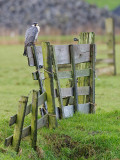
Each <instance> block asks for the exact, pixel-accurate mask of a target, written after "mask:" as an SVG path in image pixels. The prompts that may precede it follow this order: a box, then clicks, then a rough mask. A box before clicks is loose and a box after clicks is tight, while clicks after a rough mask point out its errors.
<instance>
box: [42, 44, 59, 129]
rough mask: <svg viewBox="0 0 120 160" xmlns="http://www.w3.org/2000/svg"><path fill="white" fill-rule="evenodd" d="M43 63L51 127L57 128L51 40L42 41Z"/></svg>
mask: <svg viewBox="0 0 120 160" xmlns="http://www.w3.org/2000/svg"><path fill="white" fill-rule="evenodd" d="M42 52H43V63H44V76H45V82H44V84H45V89H46V94H47V108H48V115H49V117H48V121H49V128H56V126H57V119H56V114H55V95H54V81H53V71H52V56H51V46H50V43H49V42H43V43H42Z"/></svg>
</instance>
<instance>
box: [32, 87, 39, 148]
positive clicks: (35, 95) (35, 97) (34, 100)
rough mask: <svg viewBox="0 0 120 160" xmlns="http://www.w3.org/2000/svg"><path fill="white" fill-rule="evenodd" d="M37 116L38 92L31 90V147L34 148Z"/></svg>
mask: <svg viewBox="0 0 120 160" xmlns="http://www.w3.org/2000/svg"><path fill="white" fill-rule="evenodd" d="M37 117H38V92H37V91H35V90H33V97H32V117H31V141H32V148H34V150H36V142H37Z"/></svg>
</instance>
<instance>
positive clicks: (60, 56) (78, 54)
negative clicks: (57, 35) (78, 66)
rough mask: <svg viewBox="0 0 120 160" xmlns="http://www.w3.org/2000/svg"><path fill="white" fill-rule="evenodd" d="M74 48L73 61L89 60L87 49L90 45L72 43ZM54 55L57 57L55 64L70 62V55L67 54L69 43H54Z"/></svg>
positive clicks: (88, 49)
mask: <svg viewBox="0 0 120 160" xmlns="http://www.w3.org/2000/svg"><path fill="white" fill-rule="evenodd" d="M73 46H74V50H75V62H76V63H78V58H79V63H80V62H86V61H89V60H90V58H88V57H89V55H90V53H89V51H90V45H89V44H83V45H73ZM54 49H55V53H56V57H57V64H69V63H70V55H69V45H55V46H54Z"/></svg>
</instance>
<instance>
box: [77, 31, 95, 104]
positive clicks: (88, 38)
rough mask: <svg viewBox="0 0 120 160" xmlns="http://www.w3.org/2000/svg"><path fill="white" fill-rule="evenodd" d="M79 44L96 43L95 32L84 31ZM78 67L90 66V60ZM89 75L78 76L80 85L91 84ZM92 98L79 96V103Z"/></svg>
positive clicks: (85, 67) (86, 101)
mask: <svg viewBox="0 0 120 160" xmlns="http://www.w3.org/2000/svg"><path fill="white" fill-rule="evenodd" d="M78 42H79V44H94V43H95V34H94V32H82V33H81V34H80V37H79V41H78ZM77 68H78V69H87V68H90V62H86V63H82V64H80V65H78V66H77ZM89 81H90V78H89V77H80V78H78V87H82V86H89ZM89 100H90V98H89V96H78V101H79V103H80V104H81V103H88V102H89Z"/></svg>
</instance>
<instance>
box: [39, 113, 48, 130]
mask: <svg viewBox="0 0 120 160" xmlns="http://www.w3.org/2000/svg"><path fill="white" fill-rule="evenodd" d="M44 126H47V127H48V114H46V115H44V116H43V117H42V118H41V119H39V120H38V121H37V129H40V128H42V127H44Z"/></svg>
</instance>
